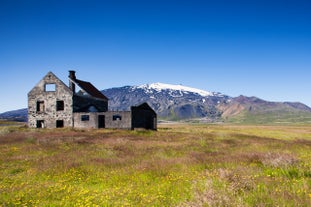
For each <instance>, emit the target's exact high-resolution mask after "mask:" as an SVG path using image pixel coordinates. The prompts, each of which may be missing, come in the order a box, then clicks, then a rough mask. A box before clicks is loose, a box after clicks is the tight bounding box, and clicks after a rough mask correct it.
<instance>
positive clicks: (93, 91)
mask: <svg viewBox="0 0 311 207" xmlns="http://www.w3.org/2000/svg"><path fill="white" fill-rule="evenodd" d="M72 81H73V82H74V83H76V84H77V85H78V86H79V87H80V88H81V89H82V90H84V91H85V92H86V93H88V94H89V95H90V96H93V97H95V98H100V99H105V100H108V98H107V97H106V96H105V95H104V94H102V93H101V92H100V91H99V90H98V89H97V88H95V86H93V85H92V83H90V82H86V81H82V80H78V79H75V80H72Z"/></svg>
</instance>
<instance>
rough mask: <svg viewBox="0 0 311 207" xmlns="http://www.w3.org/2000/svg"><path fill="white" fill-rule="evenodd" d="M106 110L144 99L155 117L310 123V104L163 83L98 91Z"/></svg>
mask: <svg viewBox="0 0 311 207" xmlns="http://www.w3.org/2000/svg"><path fill="white" fill-rule="evenodd" d="M102 92H103V93H104V94H105V95H106V96H107V97H108V98H109V110H115V111H118V110H120V111H121V110H130V107H131V106H133V105H138V104H140V103H143V102H147V103H148V104H149V105H150V106H151V107H152V108H153V109H154V110H155V111H156V112H157V114H158V117H159V120H168V121H178V120H184V121H191V122H233V123H257V124H265V123H311V108H310V107H308V106H306V105H304V104H302V103H299V102H270V101H265V100H262V99H259V98H257V97H246V96H242V95H241V96H239V97H230V96H228V95H224V94H221V93H218V92H209V91H204V90H200V89H196V88H191V87H187V86H183V85H171V84H164V83H152V84H144V85H140V86H123V87H117V88H109V89H105V90H103V91H102ZM0 119H9V120H17V121H26V120H27V109H19V110H15V111H9V112H5V113H2V114H0Z"/></svg>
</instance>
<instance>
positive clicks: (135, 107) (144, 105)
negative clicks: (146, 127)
mask: <svg viewBox="0 0 311 207" xmlns="http://www.w3.org/2000/svg"><path fill="white" fill-rule="evenodd" d="M133 109H143V110H148V111H152V112H153V113H154V114H157V113H156V112H155V111H154V110H153V109H152V108H151V107H150V106H149V104H148V103H146V102H144V103H142V104H139V105H136V106H132V107H131V110H133Z"/></svg>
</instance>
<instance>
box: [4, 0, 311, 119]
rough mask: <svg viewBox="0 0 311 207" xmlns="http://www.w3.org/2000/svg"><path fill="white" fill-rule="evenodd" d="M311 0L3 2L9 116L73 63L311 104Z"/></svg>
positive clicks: (90, 74) (82, 72)
mask: <svg viewBox="0 0 311 207" xmlns="http://www.w3.org/2000/svg"><path fill="white" fill-rule="evenodd" d="M310 11H311V1H310V0H269V1H268V0H248V1H247V0H102V1H96V0H75V1H73V0H72V1H70V0H62V1H58V0H44V1H42V0H0V70H1V73H0V77H1V78H0V88H1V91H0V97H1V98H0V113H1V112H5V111H10V110H15V109H20V108H26V107H27V93H28V92H29V91H30V90H31V89H32V88H33V87H34V86H35V85H36V84H37V83H38V82H39V81H40V80H41V79H42V78H43V77H44V76H45V75H46V74H47V73H48V72H49V71H52V72H53V73H54V74H55V75H56V76H58V77H59V78H60V79H61V80H63V81H64V82H65V83H68V78H67V77H68V70H75V71H76V76H77V78H78V79H82V80H86V81H90V82H92V83H93V85H95V86H96V87H97V88H98V89H100V90H102V89H106V88H111V87H121V86H125V85H142V84H146V83H154V82H161V83H168V84H182V85H185V86H189V87H194V88H198V89H202V90H207V91H212V92H220V93H223V94H226V95H229V96H232V97H235V96H239V95H245V96H256V97H259V98H262V99H264V100H268V101H281V102H283V101H294V102H302V103H304V104H307V105H308V106H311V94H310V91H311V81H310V79H311V12H310Z"/></svg>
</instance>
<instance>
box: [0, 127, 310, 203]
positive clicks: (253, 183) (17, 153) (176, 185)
mask: <svg viewBox="0 0 311 207" xmlns="http://www.w3.org/2000/svg"><path fill="white" fill-rule="evenodd" d="M310 151H311V126H309V125H305V126H294V125H292V126H250V125H249V126H241V125H239V126H238V125H204V124H197V125H194V124H193V125H191V124H179V125H171V124H168V125H160V127H159V130H158V131H157V132H155V131H126V130H76V129H68V128H66V129H60V130H42V129H40V130H36V129H28V128H25V127H23V126H6V127H0V205H2V206H310V205H311V159H310Z"/></svg>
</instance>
